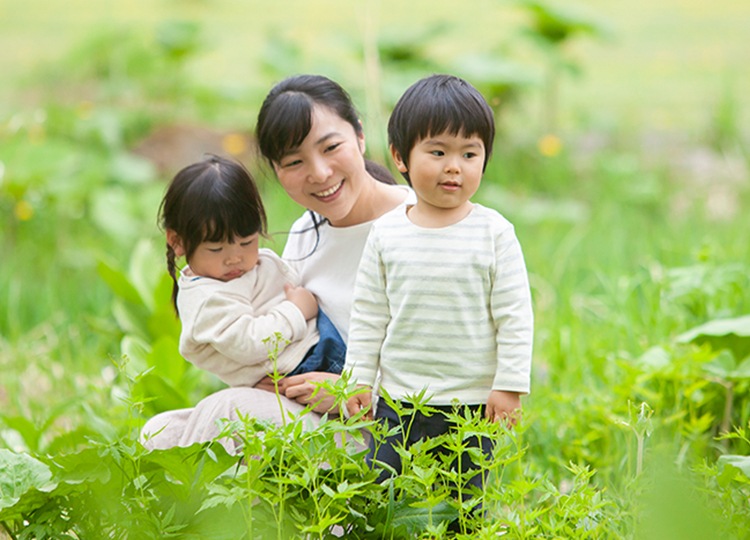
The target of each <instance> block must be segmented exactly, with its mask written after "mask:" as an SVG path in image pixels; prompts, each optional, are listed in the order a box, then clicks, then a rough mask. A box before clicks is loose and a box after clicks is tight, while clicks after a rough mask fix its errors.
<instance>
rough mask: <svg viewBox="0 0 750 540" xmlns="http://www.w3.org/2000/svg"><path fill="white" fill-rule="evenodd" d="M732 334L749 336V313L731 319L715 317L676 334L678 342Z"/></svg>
mask: <svg viewBox="0 0 750 540" xmlns="http://www.w3.org/2000/svg"><path fill="white" fill-rule="evenodd" d="M730 334H734V335H736V336H741V337H746V338H750V315H745V316H743V317H736V318H733V319H716V320H713V321H709V322H707V323H705V324H702V325H700V326H697V327H695V328H693V329H691V330H688V331H687V332H685V333H683V334H680V335H679V336H677V341H678V342H680V343H689V342H692V341H695V340H697V339H699V338H702V337H706V336H714V337H721V336H727V335H730Z"/></svg>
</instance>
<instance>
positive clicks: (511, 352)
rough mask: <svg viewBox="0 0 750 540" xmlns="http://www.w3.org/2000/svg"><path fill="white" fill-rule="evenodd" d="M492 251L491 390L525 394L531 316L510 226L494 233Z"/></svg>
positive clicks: (520, 255)
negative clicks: (493, 354)
mask: <svg viewBox="0 0 750 540" xmlns="http://www.w3.org/2000/svg"><path fill="white" fill-rule="evenodd" d="M495 253H496V261H495V265H496V266H495V275H494V279H493V281H492V289H491V293H490V308H491V310H492V316H493V319H494V321H495V327H496V340H497V369H496V372H495V379H494V382H493V385H492V389H493V390H505V391H511V392H522V393H528V392H529V390H530V386H531V354H532V344H533V338H534V315H533V312H532V305H531V291H530V289H529V278H528V273H527V271H526V264H525V262H524V258H523V252H522V251H521V245H520V244H519V242H518V239H517V238H516V234H515V231H514V229H513V227H512V226H509V227H506V228H504V229H503V230H502V231H501V232H500V233H499V234H497V235H496V237H495Z"/></svg>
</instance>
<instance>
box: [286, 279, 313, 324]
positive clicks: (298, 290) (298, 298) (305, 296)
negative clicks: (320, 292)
mask: <svg viewBox="0 0 750 540" xmlns="http://www.w3.org/2000/svg"><path fill="white" fill-rule="evenodd" d="M284 294H286V299H287V300H289V301H290V302H291V303H292V304H294V305H295V306H297V307H298V308H299V310H300V311H301V312H302V315H303V316H304V317H305V320H306V321H309V320H310V319H312V318H313V317H316V316H317V315H318V301H317V300H316V299H315V295H313V293H311V292H310V291H308V290H307V289H305V288H304V287H295V286H294V285H292V284H291V283H286V284H285V285H284Z"/></svg>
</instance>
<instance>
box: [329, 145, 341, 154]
mask: <svg viewBox="0 0 750 540" xmlns="http://www.w3.org/2000/svg"><path fill="white" fill-rule="evenodd" d="M339 146H341V143H334V144H331V145H328V146H326V150H325V151H326V152H333V151H334V150H336V148H338V147H339Z"/></svg>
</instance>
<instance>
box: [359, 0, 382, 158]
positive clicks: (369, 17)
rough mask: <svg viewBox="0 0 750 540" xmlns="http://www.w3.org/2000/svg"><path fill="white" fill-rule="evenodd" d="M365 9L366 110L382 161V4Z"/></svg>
mask: <svg viewBox="0 0 750 540" xmlns="http://www.w3.org/2000/svg"><path fill="white" fill-rule="evenodd" d="M364 5H365V8H364V10H365V11H364V19H365V20H364V31H363V32H362V41H363V43H362V49H363V51H364V65H365V81H366V84H365V99H366V110H367V117H368V120H369V122H371V123H372V125H373V126H374V127H375V130H374V131H373V129H370V130H369V131H370V133H378V134H379V135H378V137H368V139H370V140H372V141H375V144H374V145H373V146H374V147H375V150H376V152H375V153H377V154H378V157H379V158H380V159H381V160H382V159H383V158H385V159H386V160H387V159H388V156H387V151H386V150H387V145H386V144H385V141H384V140H383V138H382V133H385V130H383V129H381V124H382V122H381V120H380V117H381V102H382V99H381V96H380V86H381V73H380V52H379V50H378V17H377V15H378V14H377V11H378V9H379V8H380V2H374V1H369V2H365V4H364Z"/></svg>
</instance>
